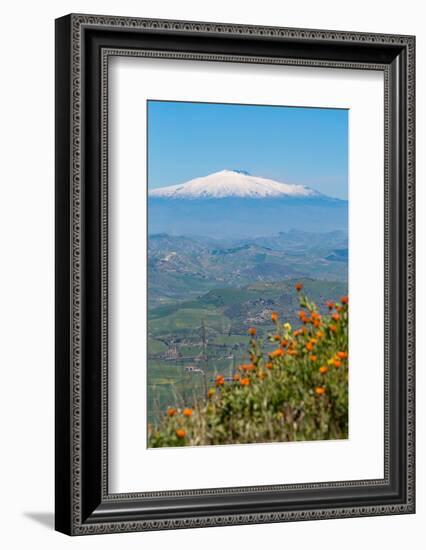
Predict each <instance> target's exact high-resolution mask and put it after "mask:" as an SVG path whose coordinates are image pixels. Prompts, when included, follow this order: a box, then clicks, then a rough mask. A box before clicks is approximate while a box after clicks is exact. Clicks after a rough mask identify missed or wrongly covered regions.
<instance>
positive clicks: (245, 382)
mask: <svg viewBox="0 0 426 550" xmlns="http://www.w3.org/2000/svg"><path fill="white" fill-rule="evenodd" d="M240 384H241V385H242V386H248V385H249V384H250V378H241V380H240Z"/></svg>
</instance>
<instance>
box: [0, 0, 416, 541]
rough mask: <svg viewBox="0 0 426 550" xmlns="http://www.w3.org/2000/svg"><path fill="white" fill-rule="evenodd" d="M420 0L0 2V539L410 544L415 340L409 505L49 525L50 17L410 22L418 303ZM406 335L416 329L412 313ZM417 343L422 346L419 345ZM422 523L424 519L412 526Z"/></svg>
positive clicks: (377, 26) (373, 27) (359, 25)
mask: <svg viewBox="0 0 426 550" xmlns="http://www.w3.org/2000/svg"><path fill="white" fill-rule="evenodd" d="M422 7H423V6H422V2H420V0H408V1H406V2H404V3H401V2H400V1H395V0H377V1H376V2H372V1H371V0H357V1H356V2H355V0H353V1H352V2H341V1H339V0H322V1H321V2H318V1H317V0H299V1H298V2H284V1H280V2H278V1H275V2H274V1H273V0H263V1H262V2H253V1H249V0H234V2H230V1H229V0H215V1H214V2H213V1H211V2H200V1H199V0H198V1H197V0H179V1H176V0H155V1H151V2H143V3H142V2H137V1H130V0H120V1H118V0H115V1H114V0H102V1H100V0H86V1H85V2H84V3H82V2H76V1H74V2H73V1H68V0H56V1H53V0H52V1H51V2H46V1H44V2H40V1H39V2H30V1H28V0H26V1H21V2H16V1H15V2H13V3H8V4H5V5H4V6H3V9H2V29H1V33H0V40H1V54H2V62H1V65H0V67H1V82H2V85H1V88H0V94H1V101H0V109H1V117H0V128H1V132H0V140H1V148H0V150H1V154H2V160H1V168H2V171H1V180H0V181H1V183H0V185H1V194H0V236H1V237H0V238H1V252H2V261H1V270H0V278H1V284H0V289H1V298H0V334H1V340H0V342H1V344H0V361H1V363H0V365H1V382H0V446H1V455H0V517H1V520H2V521H1V527H0V543H1V544H2V546H3V547H4V548H7V549H8V550H9V549H11V550H12V549H15V548H16V549H18V548H28V547H32V548H43V549H46V550H48V549H50V548H52V549H55V550H56V549H61V548H65V547H70V545H73V547H75V548H76V547H78V548H117V547H119V548H123V549H127V548H139V547H140V546H145V547H146V548H152V547H156V548H159V549H163V548H164V549H166V548H167V549H169V548H173V550H178V549H181V548H182V549H183V548H185V549H187V548H192V547H203V548H205V549H210V548H212V549H213V548H215V549H217V548H220V547H223V548H229V547H231V546H232V545H237V544H238V545H239V546H244V547H245V548H246V549H247V550H248V549H250V550H251V549H258V548H260V547H262V546H264V545H265V543H266V544H268V545H271V546H273V547H278V548H281V547H284V546H285V547H287V548H300V549H301V550H304V549H305V548H306V549H308V548H312V547H315V548H318V549H322V548H327V549H328V550H334V549H339V550H340V549H341V548H342V547H343V548H345V550H350V549H358V548H359V547H360V546H361V545H364V546H366V547H368V548H374V547H378V548H386V549H399V548H401V547H403V546H408V547H410V546H411V547H413V548H420V547H421V544H422V543H421V542H420V541H421V540H424V523H425V521H426V504H425V497H426V484H425V479H426V473H425V469H424V467H423V464H424V463H425V451H426V435H425V434H426V430H425V424H426V422H425V418H426V400H425V399H423V393H424V390H425V389H426V376H425V373H424V369H423V368H422V367H423V363H424V360H425V354H424V350H423V349H419V351H418V375H417V380H418V383H417V391H418V448H417V456H418V459H417V463H418V464H419V467H418V472H417V476H418V483H417V485H418V506H417V509H418V511H417V514H416V515H413V516H392V517H381V518H364V519H352V520H334V521H317V522H308V523H293V524H274V525H260V526H245V527H225V528H223V527H222V528H214V529H198V530H189V531H169V532H161V533H144V534H141V533H139V534H125V535H119V536H118V537H117V536H116V535H110V536H105V535H103V536H95V537H85V538H77V539H71V538H68V537H65V536H64V535H61V534H59V533H55V532H54V531H53V530H52V526H53V468H54V461H53V421H54V418H53V371H54V368H53V333H54V331H53V328H54V316H53V305H54V301H53V288H54V287H53V284H54V277H53V267H54V255H53V250H54V236H53V227H54V217H53V206H54V201H53V185H54V184H53V145H54V126H53V124H54V101H53V98H54V72H53V61H54V48H53V44H54V42H53V38H54V24H53V21H54V18H55V17H59V16H61V15H64V14H66V13H69V12H85V13H104V14H117V15H130V16H141V17H144V16H145V17H159V18H176V19H192V20H197V19H198V20H208V21H219V22H221V21H222V22H223V21H224V22H230V23H248V24H250V23H251V24H263V25H282V26H295V27H313V28H324V29H343V30H353V31H368V32H370V31H371V32H389V33H404V34H416V35H417V97H418V106H417V144H418V147H417V151H418V156H419V158H418V163H417V181H418V186H417V205H418V230H417V231H418V242H419V244H420V246H418V259H417V265H418V311H419V313H421V312H422V309H423V308H424V306H426V301H425V291H424V288H425V287H424V284H423V285H422V284H421V283H420V282H421V281H423V280H425V279H426V272H425V267H426V265H425V253H424V250H425V248H426V247H425V243H424V238H423V236H424V234H425V232H426V225H425V219H426V216H424V208H425V206H426V204H425V190H424V185H423V182H424V180H425V175H426V174H425V161H424V157H423V155H422V154H421V152H422V151H424V150H425V148H426V140H425V130H426V125H425V103H424V99H423V98H424V97H425V94H426V64H425V55H426V30H425V27H424V13H423V9H422ZM417 326H418V334H419V336H420V338H419V342H420V343H421V342H422V336H423V335H424V333H425V330H426V324H425V318H424V316H423V315H420V314H419V315H418V321H417ZM419 348H421V346H420V345H419ZM422 527H423V529H422Z"/></svg>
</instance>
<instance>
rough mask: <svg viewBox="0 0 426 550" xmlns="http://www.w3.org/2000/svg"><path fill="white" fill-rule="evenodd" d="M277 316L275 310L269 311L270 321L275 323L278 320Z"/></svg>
mask: <svg viewBox="0 0 426 550" xmlns="http://www.w3.org/2000/svg"><path fill="white" fill-rule="evenodd" d="M278 317H279V315H278V313H277V312H276V311H273V312H272V313H271V319H272V321H273V322H274V323H275V321H278Z"/></svg>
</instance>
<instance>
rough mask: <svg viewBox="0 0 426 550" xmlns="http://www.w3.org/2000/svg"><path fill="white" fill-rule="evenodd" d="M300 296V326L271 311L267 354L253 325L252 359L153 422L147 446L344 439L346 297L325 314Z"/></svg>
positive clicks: (298, 286) (299, 287)
mask: <svg viewBox="0 0 426 550" xmlns="http://www.w3.org/2000/svg"><path fill="white" fill-rule="evenodd" d="M295 287H296V290H297V291H298V292H301V290H302V288H303V285H302V284H301V283H297V284H296V285H295ZM299 301H300V305H299V308H300V310H299V312H298V314H297V317H298V328H295V327H294V326H292V324H290V323H289V322H288V321H287V319H286V322H284V323H283V322H282V321H281V320H280V317H279V315H278V313H277V312H275V311H273V312H272V313H271V314H270V319H271V320H272V322H273V324H274V330H273V332H271V333H270V334H269V337H268V342H269V345H270V347H269V351H266V350H265V347H264V345H263V343H262V340H261V339H260V338H259V334H258V330H257V328H255V327H250V328H249V329H248V333H249V335H250V337H251V338H250V343H249V349H248V361H247V362H245V363H242V364H240V365H238V368H237V369H236V371H235V373H234V374H233V376H232V378H230V379H229V378H228V377H227V375H226V373H224V372H223V371H222V372H221V371H218V372H217V374H216V376H215V379H214V383H213V384H212V385H210V386H209V388H208V389H207V388H206V393H205V394H204V395H203V396H201V397H199V398H198V399H196V400H195V401H193V404H192V406H188V405H185V403H184V402H182V403H181V405H180V406H179V405H177V406H169V407H168V409H167V411H166V412H165V413H164V414H163V416H162V417H161V420H160V422H159V424H158V425H156V426H150V430H149V446H150V447H168V446H183V445H219V444H232V443H254V442H272V441H276V442H278V441H302V440H323V439H345V438H347V437H348V299H347V296H343V297H341V298H340V300H339V301H329V302H327V305H326V307H327V310H326V311H327V312H326V313H322V312H321V309H320V308H319V307H318V306H317V305H316V304H315V303H314V302H312V301H310V300H308V299H307V297H306V296H305V295H301V296H300V298H299ZM281 319H285V318H284V317H281Z"/></svg>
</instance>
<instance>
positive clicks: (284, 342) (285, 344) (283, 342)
mask: <svg viewBox="0 0 426 550" xmlns="http://www.w3.org/2000/svg"><path fill="white" fill-rule="evenodd" d="M287 346H288V340H281V347H282V348H286V347H287Z"/></svg>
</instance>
